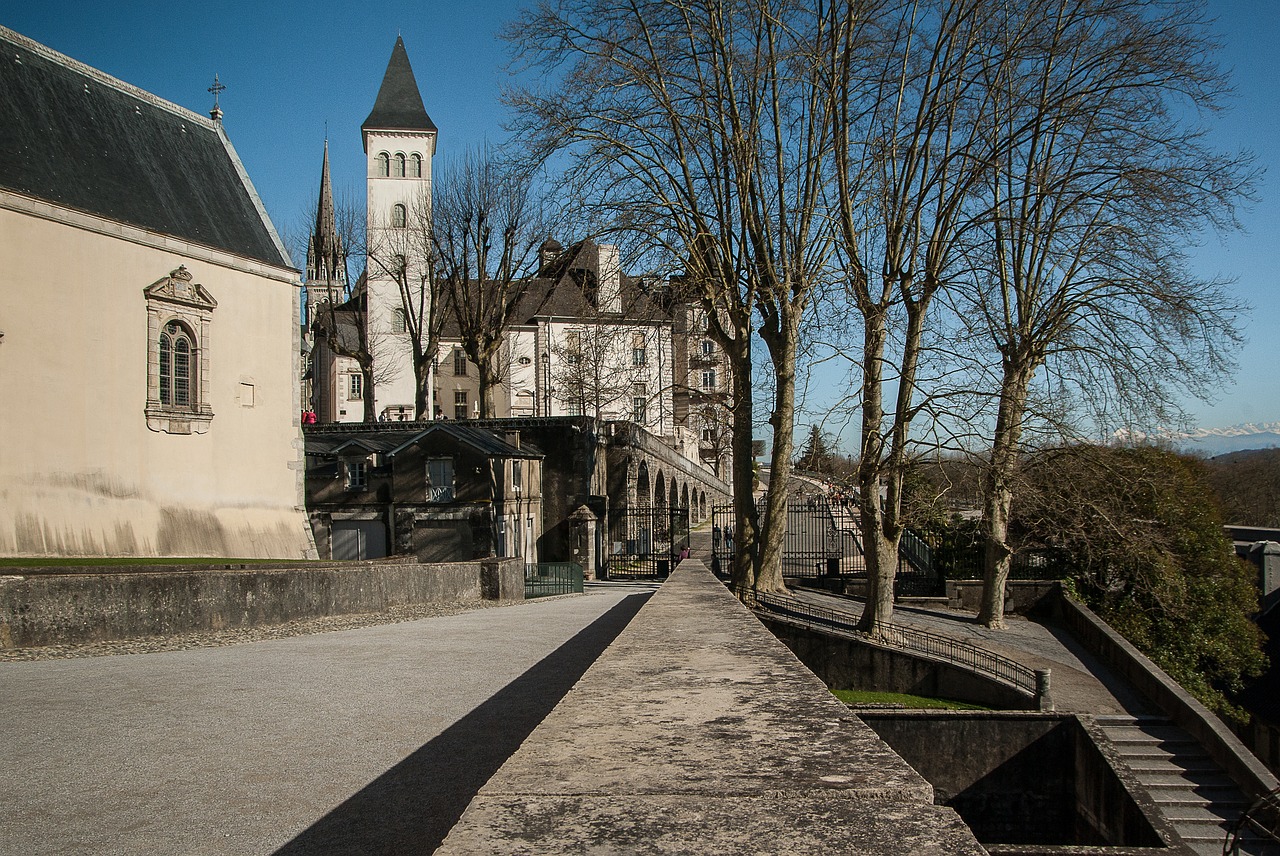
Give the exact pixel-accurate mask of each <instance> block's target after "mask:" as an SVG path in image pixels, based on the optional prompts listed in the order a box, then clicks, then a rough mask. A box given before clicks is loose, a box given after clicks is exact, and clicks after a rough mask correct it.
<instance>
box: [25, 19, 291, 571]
mask: <svg viewBox="0 0 1280 856" xmlns="http://www.w3.org/2000/svg"><path fill="white" fill-rule="evenodd" d="M0 46H2V47H3V51H2V53H3V59H0V92H3V93H4V95H3V97H0V401H3V406H0V437H3V438H5V441H6V446H7V450H6V453H5V454H3V455H0V555H5V556H34V557H39V556H167V557H195V556H219V557H229V558H231V557H234V558H259V557H274V558H302V557H306V556H313V555H315V549H314V544H313V541H312V539H311V535H310V529H309V527H308V525H307V519H306V515H305V513H304V510H303V492H302V488H303V467H302V462H303V457H302V435H301V429H300V424H299V423H300V416H299V414H300V411H301V400H300V393H299V384H298V378H299V375H300V365H299V352H300V337H299V328H298V323H297V319H298V314H299V310H300V285H301V283H300V281H299V277H298V274H297V271H296V270H294V269H293V268H292V265H291V263H290V261H289V257H288V254H287V253H286V252H285V249H284V247H283V246H282V245H281V243H280V239H279V237H278V236H277V234H276V231H275V229H274V227H273V226H272V224H271V221H270V220H269V219H268V217H267V215H266V212H265V211H264V209H263V207H262V204H261V202H260V200H259V199H258V195H257V193H256V191H255V190H254V187H253V184H252V183H251V182H250V181H249V178H248V176H247V175H246V173H245V170H244V167H243V165H242V164H241V162H240V160H239V158H238V157H237V156H236V152H235V149H234V148H233V147H232V145H231V142H230V140H229V139H228V138H227V135H226V133H225V130H224V129H223V127H222V124H221V121H220V118H221V110H220V109H219V108H218V107H217V106H216V105H215V108H214V111H213V113H212V114H211V117H205V116H200V115H198V114H196V113H192V112H190V111H188V110H185V109H183V108H181V107H178V106H177V105H174V104H171V103H169V102H167V101H164V100H162V99H160V98H158V97H156V96H155V95H152V94H151V93H149V92H145V91H143V90H141V89H138V88H136V87H133V86H130V85H129V84H127V83H123V82H121V81H119V80H116V79H115V78H112V77H110V76H108V75H106V74H103V73H102V72H100V71H97V70H96V69H93V68H90V67H88V66H86V65H84V64H82V63H79V62H76V61H75V60H73V59H70V58H69V57H66V56H63V55H62V54H59V53H57V52H55V51H53V50H50V49H49V48H47V47H45V46H43V45H40V44H38V43H36V42H34V41H32V40H30V39H27V38H25V37H23V36H21V35H19V34H18V33H15V32H13V31H11V30H8V29H5V28H3V27H0Z"/></svg>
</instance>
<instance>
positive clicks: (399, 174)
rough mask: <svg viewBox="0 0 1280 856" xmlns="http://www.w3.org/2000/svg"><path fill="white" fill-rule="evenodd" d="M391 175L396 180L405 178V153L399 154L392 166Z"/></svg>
mask: <svg viewBox="0 0 1280 856" xmlns="http://www.w3.org/2000/svg"><path fill="white" fill-rule="evenodd" d="M392 169H393V171H392V173H391V175H392V176H394V177H395V178H404V152H397V153H396V159H395V162H394V163H393V164H392Z"/></svg>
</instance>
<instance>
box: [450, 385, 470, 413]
mask: <svg viewBox="0 0 1280 856" xmlns="http://www.w3.org/2000/svg"><path fill="white" fill-rule="evenodd" d="M453 418H454V419H466V418H467V391H466V390H465V389H455V390H454V391H453Z"/></svg>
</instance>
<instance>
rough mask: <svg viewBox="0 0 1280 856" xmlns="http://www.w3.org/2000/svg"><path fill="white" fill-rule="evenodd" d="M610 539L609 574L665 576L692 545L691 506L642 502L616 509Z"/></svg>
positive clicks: (610, 575) (611, 523) (607, 565)
mask: <svg viewBox="0 0 1280 856" xmlns="http://www.w3.org/2000/svg"><path fill="white" fill-rule="evenodd" d="M609 541H610V544H609V551H608V552H609V555H608V557H607V561H606V563H605V573H606V574H607V576H608V577H609V578H611V579H617V578H622V577H626V578H630V577H657V578H660V579H661V578H665V577H667V576H669V575H670V573H671V570H672V568H674V567H675V565H676V563H677V562H678V561H679V559H680V552H681V551H682V550H684V549H686V548H687V547H688V546H689V508H688V506H665V505H653V506H648V505H642V506H640V507H638V508H621V509H616V510H613V511H611V512H610V515H609Z"/></svg>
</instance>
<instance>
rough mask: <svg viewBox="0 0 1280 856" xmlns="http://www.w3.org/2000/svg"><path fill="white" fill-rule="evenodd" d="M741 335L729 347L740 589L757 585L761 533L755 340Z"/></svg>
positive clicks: (735, 573) (734, 579)
mask: <svg viewBox="0 0 1280 856" xmlns="http://www.w3.org/2000/svg"><path fill="white" fill-rule="evenodd" d="M738 334H739V336H740V338H739V339H737V340H736V341H734V342H732V343H730V344H731V345H732V350H730V348H728V347H726V348H725V356H726V357H727V358H728V359H729V369H730V371H732V372H733V429H732V446H733V512H734V513H733V517H734V530H735V531H734V534H733V543H734V553H733V573H732V582H733V585H734V587H735V588H737V589H739V591H745V590H749V589H753V588H755V584H756V567H757V547H758V539H759V533H758V531H757V528H758V520H759V518H758V517H757V513H756V502H755V492H754V487H755V485H754V481H755V474H754V473H753V472H752V467H751V461H752V460H753V458H752V454H751V444H752V440H753V439H754V438H753V431H754V427H755V426H754V425H753V420H754V412H753V409H752V403H751V343H750V339H749V338H747V337H746V334H744V331H743V330H741V329H739V330H738Z"/></svg>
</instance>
